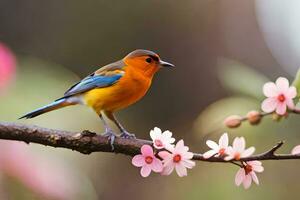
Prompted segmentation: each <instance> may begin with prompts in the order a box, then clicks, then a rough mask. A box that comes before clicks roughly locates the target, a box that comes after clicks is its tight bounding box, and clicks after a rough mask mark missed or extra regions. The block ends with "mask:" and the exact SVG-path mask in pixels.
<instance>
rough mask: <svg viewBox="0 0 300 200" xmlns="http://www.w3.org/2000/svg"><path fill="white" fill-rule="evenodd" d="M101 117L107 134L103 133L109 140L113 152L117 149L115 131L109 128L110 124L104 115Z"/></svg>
mask: <svg viewBox="0 0 300 200" xmlns="http://www.w3.org/2000/svg"><path fill="white" fill-rule="evenodd" d="M99 117H100V119H101V121H102V122H103V125H104V128H105V132H104V133H103V136H105V137H107V138H108V139H109V141H110V145H111V148H112V150H114V149H115V147H114V142H115V138H116V135H115V133H114V132H113V130H112V129H111V128H110V127H109V126H108V124H107V123H106V121H105V120H104V118H103V116H102V114H100V115H99Z"/></svg>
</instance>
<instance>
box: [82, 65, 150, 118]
mask: <svg viewBox="0 0 300 200" xmlns="http://www.w3.org/2000/svg"><path fill="white" fill-rule="evenodd" d="M151 79H152V76H151V77H148V76H145V75H144V74H143V73H141V72H139V71H136V70H134V69H132V68H130V67H126V70H125V75H124V76H123V77H122V78H121V79H120V80H119V81H118V82H117V83H116V84H114V85H112V86H110V87H106V88H97V89H93V90H90V91H88V92H86V93H85V94H84V96H83V97H84V102H85V103H86V104H87V105H88V106H90V107H92V108H93V109H94V110H95V111H96V112H97V113H100V112H101V111H103V110H106V111H116V110H119V109H122V108H125V107H127V106H129V105H131V104H133V103H135V102H136V101H138V100H139V99H141V98H142V97H143V96H144V95H145V94H146V92H147V91H148V89H149V87H150V85H151Z"/></svg>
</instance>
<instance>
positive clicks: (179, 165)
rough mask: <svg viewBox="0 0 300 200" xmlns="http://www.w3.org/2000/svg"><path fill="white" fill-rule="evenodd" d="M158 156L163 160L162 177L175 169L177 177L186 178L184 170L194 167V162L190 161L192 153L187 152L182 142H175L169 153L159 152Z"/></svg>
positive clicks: (187, 149)
mask: <svg viewBox="0 0 300 200" xmlns="http://www.w3.org/2000/svg"><path fill="white" fill-rule="evenodd" d="M158 155H159V156H160V157H161V158H162V159H163V163H164V168H163V171H162V175H170V174H171V173H172V171H173V170H174V168H175V170H176V172H177V174H178V176H180V177H183V176H187V169H186V168H189V169H192V168H193V167H194V166H195V162H194V161H192V160H191V159H192V158H193V153H192V152H189V148H188V147H187V146H184V143H183V140H180V141H178V142H177V144H176V146H175V147H174V148H173V149H172V150H171V153H169V152H167V151H161V152H159V153H158Z"/></svg>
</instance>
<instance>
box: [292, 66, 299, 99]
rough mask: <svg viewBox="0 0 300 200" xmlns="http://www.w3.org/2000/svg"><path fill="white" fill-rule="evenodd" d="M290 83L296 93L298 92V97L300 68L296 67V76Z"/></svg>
mask: <svg viewBox="0 0 300 200" xmlns="http://www.w3.org/2000/svg"><path fill="white" fill-rule="evenodd" d="M292 85H293V86H295V87H296V89H297V94H298V97H299V96H300V68H299V69H298V72H297V74H296V77H295V79H294V81H293V83H292Z"/></svg>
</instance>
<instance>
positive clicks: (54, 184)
mask: <svg viewBox="0 0 300 200" xmlns="http://www.w3.org/2000/svg"><path fill="white" fill-rule="evenodd" d="M0 171H1V174H5V175H8V176H9V177H14V178H16V179H17V180H18V181H20V183H22V184H24V185H25V186H26V187H27V188H28V189H30V190H31V191H33V192H34V193H35V194H37V195H38V196H40V197H41V199H57V200H71V199H75V198H76V197H77V196H78V195H79V194H82V193H83V191H81V185H80V184H79V182H80V181H82V177H80V176H78V172H77V171H74V169H73V168H72V166H69V165H67V164H66V162H65V161H63V162H59V160H53V159H49V158H47V156H45V155H38V154H34V153H32V152H31V151H29V147H28V145H26V144H25V143H21V142H16V141H4V140H1V141H0ZM1 185H2V184H1V180H0V190H1Z"/></svg>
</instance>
